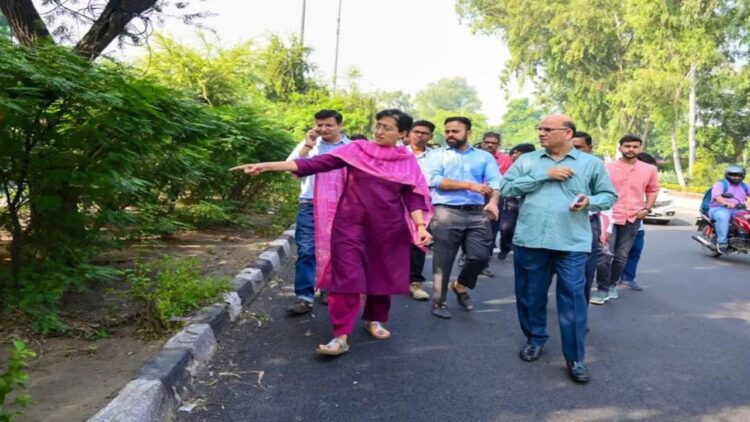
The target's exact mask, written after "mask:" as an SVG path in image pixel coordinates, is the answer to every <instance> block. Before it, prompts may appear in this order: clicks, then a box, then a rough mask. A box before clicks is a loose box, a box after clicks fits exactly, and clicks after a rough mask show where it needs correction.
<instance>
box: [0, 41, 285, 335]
mask: <svg viewBox="0 0 750 422" xmlns="http://www.w3.org/2000/svg"><path fill="white" fill-rule="evenodd" d="M181 57H183V58H184V60H185V63H188V62H189V60H188V59H190V58H191V57H193V56H191V55H189V54H185V55H183V56H181ZM232 63H233V66H240V63H242V62H240V61H236V62H232ZM204 64H205V65H206V66H208V64H206V63H204ZM230 67H231V66H230ZM212 69H218V70H221V69H225V68H223V67H221V66H217V67H213V68H212ZM225 73H231V72H229V71H225ZM156 79H159V78H157V77H156V76H154V75H151V76H150V77H149V78H147V79H144V78H143V77H142V76H140V75H139V74H138V73H136V72H133V71H132V70H131V69H129V68H126V67H123V66H119V65H117V64H114V63H103V64H91V63H89V62H86V61H84V60H82V59H80V58H79V57H77V56H76V55H74V54H71V53H70V52H68V51H67V50H65V49H63V48H56V47H39V48H36V49H33V50H29V49H24V48H19V47H17V46H14V45H12V44H10V43H7V42H5V41H1V40H0V124H2V125H3V128H4V130H3V131H2V132H0V150H2V151H3V154H2V155H0V169H2V171H0V190H3V192H4V193H6V195H5V197H6V199H7V203H6V205H5V206H4V207H2V208H0V225H1V228H2V229H4V230H6V231H7V232H9V233H11V235H12V238H13V240H12V244H11V248H10V252H11V268H10V269H9V271H0V301H2V305H3V306H13V307H15V308H21V309H23V310H24V311H25V312H26V314H27V315H31V316H33V317H34V320H35V325H36V327H37V328H38V329H39V330H40V331H42V332H45V333H46V332H49V331H54V330H64V329H65V326H64V324H63V322H62V321H61V320H60V319H59V317H57V314H56V311H57V302H59V299H60V298H61V296H62V294H63V293H64V292H66V291H67V290H69V289H70V288H83V287H85V285H86V284H87V283H88V282H91V281H93V280H101V279H102V278H106V277H107V276H108V274H107V270H106V269H101V268H98V267H93V266H90V265H89V264H88V263H89V261H90V260H91V259H92V258H93V257H95V256H96V255H97V254H98V253H99V251H101V250H102V249H106V248H111V247H116V246H118V245H119V244H121V243H122V242H123V241H127V240H131V239H137V238H139V237H143V236H154V235H168V234H171V233H174V232H175V231H177V230H178V229H180V228H184V227H187V225H189V224H191V223H192V224H193V225H205V224H209V223H211V222H204V221H198V218H200V217H210V218H212V219H213V220H214V221H213V222H215V221H216V220H224V221H227V220H229V219H230V218H227V216H220V217H221V218H217V216H216V212H217V211H218V210H217V209H216V208H213V209H211V207H209V206H207V205H206V204H218V203H221V202H222V201H232V202H234V203H247V202H250V201H252V200H253V198H255V197H256V196H263V195H264V194H265V191H264V189H265V188H266V187H268V186H270V185H269V184H268V182H267V181H264V180H260V179H251V178H247V177H242V176H240V175H236V174H231V173H229V172H228V171H227V169H228V168H229V167H232V166H234V165H237V164H238V163H242V162H258V161H274V160H281V159H284V158H285V157H286V155H287V154H288V152H289V151H290V150H291V148H292V146H293V143H292V142H291V141H290V138H289V136H288V135H287V134H286V133H285V132H283V130H282V129H283V128H282V127H281V125H279V124H278V123H277V122H276V121H274V120H273V119H272V118H269V117H266V116H265V114H264V111H263V110H258V109H257V108H251V107H250V106H248V105H235V104H226V105H223V106H216V107H213V106H207V105H206V104H205V103H201V102H200V101H195V100H193V99H190V98H186V97H185V96H184V95H182V94H180V93H179V92H176V91H175V90H174V89H169V88H165V87H163V86H161V85H158V84H156V83H155V82H154V81H155V80H156ZM161 80H162V81H166V80H167V78H166V77H165V78H161ZM175 80H180V79H179V78H176V79H175ZM213 82H216V81H212V83H213ZM165 83H166V82H165ZM186 83H188V84H189V83H192V82H190V81H188V82H186ZM211 86H212V87H213V88H212V89H214V91H212V93H211V95H212V97H209V98H212V101H215V102H226V101H241V100H242V99H243V98H245V95H238V96H237V97H236V98H234V99H232V98H229V97H228V95H229V94H230V93H229V92H228V91H227V90H226V89H224V91H222V89H220V88H222V87H224V88H226V85H223V84H222V83H219V82H216V83H214V84H213V85H211ZM175 89H176V87H175ZM180 91H183V92H189V91H190V90H189V89H187V88H185V89H181V90H180ZM180 204H183V205H186V206H188V207H190V206H195V207H196V208H195V210H194V211H196V212H195V213H193V214H192V216H189V217H188V218H186V219H185V220H187V223H186V221H180V219H179V218H177V217H179V215H178V213H175V209H176V208H177V207H178V205H180ZM290 221H291V220H290ZM186 224H187V225H186Z"/></svg>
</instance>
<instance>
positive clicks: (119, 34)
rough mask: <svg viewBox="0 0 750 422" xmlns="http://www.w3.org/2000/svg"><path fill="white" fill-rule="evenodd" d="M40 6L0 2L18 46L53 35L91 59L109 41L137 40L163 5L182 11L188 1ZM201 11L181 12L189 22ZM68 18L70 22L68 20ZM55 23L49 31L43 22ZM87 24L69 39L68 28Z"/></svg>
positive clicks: (50, 2)
mask: <svg viewBox="0 0 750 422" xmlns="http://www.w3.org/2000/svg"><path fill="white" fill-rule="evenodd" d="M39 3H40V8H39V9H37V7H36V6H35V5H34V2H33V1H32V0H3V1H0V12H2V14H3V15H5V17H6V18H7V20H8V23H9V25H10V27H11V29H12V30H13V34H14V35H15V37H16V39H17V40H18V42H19V43H20V44H21V45H25V46H29V47H31V46H35V45H37V44H39V43H40V42H54V40H53V38H58V39H61V40H65V41H74V42H75V46H74V47H73V49H74V51H75V52H76V53H78V54H79V55H81V56H83V57H85V58H87V59H90V60H93V59H95V58H97V57H98V56H99V55H100V54H101V53H102V52H103V51H104V49H105V48H107V46H109V45H110V44H111V43H112V41H114V40H115V39H119V40H120V42H123V43H126V42H131V43H141V42H143V40H144V39H145V37H146V36H147V34H149V33H150V32H151V25H152V22H154V21H156V20H158V19H159V15H160V14H162V13H163V12H164V10H165V8H167V7H170V6H171V7H174V8H175V9H177V10H181V11H184V10H185V9H186V8H187V7H188V5H189V3H190V2H189V1H179V2H175V3H174V4H172V2H169V1H167V0H91V1H87V2H84V3H85V4H78V2H68V1H66V0H43V1H41V2H39ZM202 16H204V14H202V13H182V16H181V17H182V19H183V21H186V22H191V21H193V20H195V19H196V18H200V17H202ZM71 20H72V21H73V23H71ZM46 22H49V23H50V24H53V25H55V26H54V28H53V30H52V31H50V29H49V28H48V27H47V23H46ZM76 25H82V26H84V27H88V30H87V32H86V33H85V34H84V35H83V36H82V37H81V38H80V39H78V40H73V39H72V38H73V34H72V32H73V30H72V28H73V27H74V26H76Z"/></svg>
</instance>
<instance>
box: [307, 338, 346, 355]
mask: <svg viewBox="0 0 750 422" xmlns="http://www.w3.org/2000/svg"><path fill="white" fill-rule="evenodd" d="M348 351H349V343H347V342H346V340H343V339H340V338H338V337H334V338H333V339H332V340H331V341H329V342H328V344H319V345H318V348H317V349H315V352H316V353H317V354H319V355H325V356H339V355H343V354H344V353H346V352H348Z"/></svg>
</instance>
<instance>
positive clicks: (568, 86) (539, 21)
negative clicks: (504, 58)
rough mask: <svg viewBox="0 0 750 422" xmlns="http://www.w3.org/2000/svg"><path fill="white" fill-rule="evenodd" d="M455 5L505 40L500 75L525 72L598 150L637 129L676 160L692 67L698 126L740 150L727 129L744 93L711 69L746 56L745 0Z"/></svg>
mask: <svg viewBox="0 0 750 422" xmlns="http://www.w3.org/2000/svg"><path fill="white" fill-rule="evenodd" d="M457 10H458V12H459V14H461V15H462V17H464V18H466V19H467V20H468V21H470V22H471V23H472V25H473V28H474V29H475V30H479V31H484V32H489V33H497V34H499V35H500V36H501V37H502V38H503V39H504V40H505V41H506V43H507V45H508V47H509V49H510V53H511V60H510V61H509V63H508V66H507V71H506V74H505V75H504V80H505V81H506V82H507V81H509V80H510V77H511V76H517V77H520V78H521V79H531V80H532V81H533V82H534V83H535V85H536V87H537V88H538V93H537V98H538V99H539V100H540V101H541V103H542V104H543V105H545V106H548V107H549V108H550V109H553V110H554V109H557V110H561V111H564V112H566V113H567V114H569V115H571V116H572V117H573V118H574V120H575V121H576V123H577V124H578V127H580V128H581V129H582V130H585V131H587V132H590V133H592V135H594V137H595V139H597V144H598V145H599V147H600V148H598V149H599V151H600V152H601V151H602V150H605V151H608V150H612V149H613V148H614V146H615V143H616V140H617V139H618V138H620V137H621V136H622V135H623V134H625V133H635V134H639V135H641V136H642V137H643V138H644V139H646V140H647V141H648V143H649V145H651V147H652V148H653V149H654V150H657V151H660V152H661V153H665V154H666V153H667V152H668V155H670V156H672V155H674V156H676V157H677V163H680V162H681V159H680V157H681V156H682V154H683V153H684V150H687V148H685V147H686V146H687V139H686V137H687V136H686V135H687V131H686V130H685V129H686V127H687V119H686V118H685V117H686V115H687V111H688V97H689V88H690V78H689V76H688V75H689V74H691V73H692V72H691V70H693V69H694V70H695V74H696V78H697V79H698V92H697V97H698V98H699V102H700V103H702V104H701V108H702V109H703V110H704V111H703V112H702V114H703V117H704V120H703V122H704V125H703V127H702V129H701V130H700V132H701V133H700V134H702V136H703V137H704V138H707V137H711V140H712V141H713V143H715V144H716V145H717V148H716V149H717V150H719V149H722V148H723V146H725V145H727V144H731V148H726V149H725V150H728V151H729V153H730V154H734V156H735V159H736V157H738V156H739V155H741V153H742V151H743V148H742V145H741V144H740V136H735V135H733V132H734V131H735V130H734V129H733V128H737V129H740V130H739V131H736V132H735V133H738V134H739V132H740V131H741V130H742V129H741V128H742V124H743V119H742V113H741V112H740V113H737V111H740V110H742V109H743V104H744V103H745V101H746V98H747V95H745V94H746V93H744V91H743V89H744V87H743V86H742V84H738V83H737V81H734V80H732V78H726V77H725V76H726V74H727V72H716V70H717V69H718V70H720V69H731V72H729V73H732V72H736V69H737V68H736V66H733V65H730V64H731V63H746V62H747V57H748V49H747V47H746V46H747V44H746V41H747V36H748V35H747V34H748V33H750V32H749V31H748V29H750V28H749V27H748V26H749V25H748V22H750V20H749V19H748V14H750V8H748V7H747V4H746V2H735V1H728V0H686V1H680V2H677V1H661V2H659V1H651V0H625V1H615V2H613V1H600V0H597V1H591V0H570V1H562V0H556V1H547V0H507V1H502V2H498V1H494V0H458V2H457ZM722 73H723V74H722ZM714 76H715V78H714ZM711 79H714V82H713V83H708V81H709V80H711ZM720 81H721V82H723V84H722V83H721V82H720ZM722 85H723V86H722ZM735 87H736V88H735ZM727 88H730V89H727ZM733 91H734V92H733ZM723 93H726V95H724V94H723ZM745 108H746V107H745ZM732 116H737V118H736V119H734V118H732ZM746 121H747V119H744V123H745V124H746ZM699 126H700V125H699ZM725 128H726V130H727V131H726V133H725V132H724V129H725ZM714 129H718V130H714ZM746 134H747V131H744V134H743V135H742V136H746ZM673 161H674V160H673ZM676 169H677V170H678V171H679V167H677V166H676Z"/></svg>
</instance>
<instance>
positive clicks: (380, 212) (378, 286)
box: [234, 110, 431, 355]
mask: <svg viewBox="0 0 750 422" xmlns="http://www.w3.org/2000/svg"><path fill="white" fill-rule="evenodd" d="M376 117H377V125H376V126H375V140H374V142H366V141H357V142H353V143H351V144H349V145H345V146H342V147H339V148H337V149H336V150H334V151H332V152H331V153H330V154H326V155H320V156H317V157H314V158H309V159H299V160H294V161H286V162H277V163H260V164H249V165H244V166H239V167H235V168H234V169H236V170H244V171H245V172H246V173H248V174H250V175H257V174H260V173H261V172H263V171H293V172H294V173H295V174H297V175H298V176H308V175H312V174H318V176H316V186H315V194H314V196H313V197H314V199H313V201H314V206H313V209H314V210H315V233H316V239H315V243H316V258H317V261H318V262H317V268H318V274H317V282H318V287H320V288H324V289H327V290H328V292H329V296H328V311H329V316H330V319H331V323H332V325H333V331H334V338H333V339H332V340H331V341H330V342H329V343H328V344H321V345H319V346H318V348H317V352H318V353H319V354H324V355H340V354H343V353H346V352H347V351H348V350H349V344H348V335H349V334H350V333H351V331H352V330H353V327H354V321H355V319H356V315H357V313H358V311H359V308H360V305H361V299H360V295H361V294H365V295H367V299H366V301H365V310H364V313H363V316H362V317H363V319H364V320H365V330H366V331H367V332H368V333H369V334H371V335H372V336H373V337H375V338H377V339H381V340H383V339H386V338H389V337H390V332H388V330H386V329H385V327H384V326H383V323H384V322H386V321H387V319H388V312H389V309H390V296H391V295H394V294H408V293H409V252H410V248H411V244H412V243H415V244H416V245H418V246H424V245H425V244H427V243H428V242H429V241H430V239H431V236H430V235H429V233H427V230H426V228H425V227H426V226H425V224H426V222H427V218H428V217H429V215H430V209H431V205H430V202H431V201H430V194H429V189H428V187H427V184H426V181H425V180H424V176H423V175H422V172H421V170H420V168H419V166H418V164H417V161H416V159H415V158H414V155H413V154H410V153H409V152H408V151H407V150H406V149H405V148H403V147H399V146H396V144H397V142H398V140H399V139H401V137H403V136H405V135H406V132H408V131H409V130H410V129H411V124H412V119H411V117H409V116H408V115H407V114H405V113H403V112H401V111H399V110H384V111H381V112H380V113H378V114H377V116H376Z"/></svg>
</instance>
